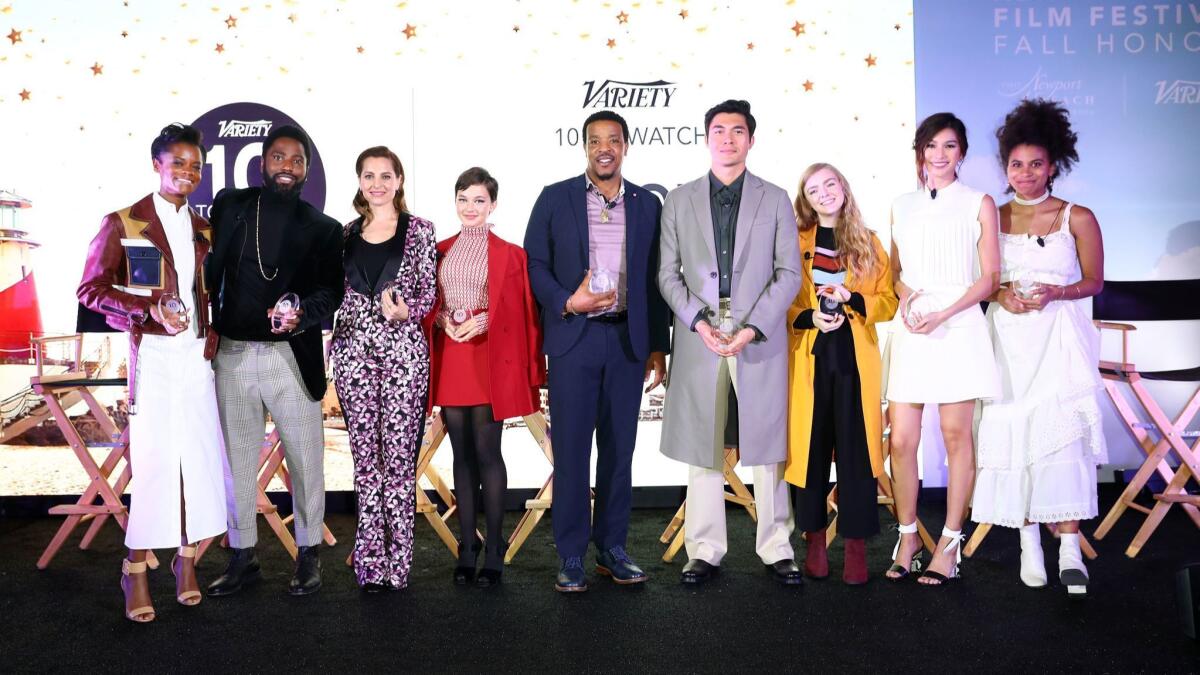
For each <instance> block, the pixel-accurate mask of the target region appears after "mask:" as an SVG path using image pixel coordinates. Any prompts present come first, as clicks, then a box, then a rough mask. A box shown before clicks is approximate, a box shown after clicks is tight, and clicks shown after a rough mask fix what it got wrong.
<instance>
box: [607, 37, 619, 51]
mask: <svg viewBox="0 0 1200 675" xmlns="http://www.w3.org/2000/svg"><path fill="white" fill-rule="evenodd" d="M616 46H617V41H616V40H614V39H612V38H609V39H608V48H609V49H613V48H614V47H616Z"/></svg>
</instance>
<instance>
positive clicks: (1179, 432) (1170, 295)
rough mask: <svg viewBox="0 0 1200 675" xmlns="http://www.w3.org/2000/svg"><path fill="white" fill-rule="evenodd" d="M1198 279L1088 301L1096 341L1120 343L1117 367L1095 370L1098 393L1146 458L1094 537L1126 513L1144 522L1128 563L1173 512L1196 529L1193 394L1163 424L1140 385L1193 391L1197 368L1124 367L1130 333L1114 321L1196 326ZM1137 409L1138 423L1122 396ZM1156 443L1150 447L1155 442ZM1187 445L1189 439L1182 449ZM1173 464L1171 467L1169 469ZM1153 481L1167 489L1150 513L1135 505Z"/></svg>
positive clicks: (1138, 285)
mask: <svg viewBox="0 0 1200 675" xmlns="http://www.w3.org/2000/svg"><path fill="white" fill-rule="evenodd" d="M1198 297H1200V279H1191V280H1181V281H1107V282H1105V284H1104V291H1103V292H1102V293H1101V294H1100V295H1098V296H1096V297H1095V298H1094V299H1093V304H1092V306H1093V311H1092V314H1093V318H1094V319H1096V323H1097V325H1098V326H1099V327H1100V329H1101V331H1102V333H1103V332H1104V331H1116V332H1117V333H1118V334H1119V335H1120V336H1121V359H1120V360H1119V361H1104V360H1102V361H1101V362H1100V374H1101V377H1102V378H1103V379H1104V389H1105V391H1106V392H1108V396H1109V398H1110V399H1111V400H1112V403H1113V406H1114V407H1115V408H1116V410H1117V414H1118V415H1119V416H1120V418H1121V421H1122V422H1123V423H1124V425H1125V428H1126V430H1128V431H1129V434H1130V436H1132V437H1133V440H1134V442H1135V443H1136V444H1137V446H1138V448H1139V449H1140V450H1141V451H1142V452H1143V453H1144V454H1145V455H1146V459H1145V461H1144V462H1142V465H1141V467H1140V468H1139V469H1138V470H1137V473H1135V474H1134V476H1133V479H1132V480H1130V481H1129V484H1128V485H1127V486H1126V487H1125V490H1124V491H1123V492H1122V493H1121V496H1120V498H1119V499H1117V502H1116V503H1115V504H1113V506H1112V508H1111V509H1110V510H1109V512H1108V515H1106V516H1105V517H1104V520H1103V521H1102V522H1101V523H1100V527H1098V528H1097V529H1096V535H1095V536H1096V539H1103V538H1104V537H1105V536H1106V535H1107V534H1108V533H1109V532H1110V531H1111V530H1112V527H1113V525H1115V524H1116V522H1117V520H1118V519H1119V518H1120V517H1121V516H1122V515H1123V514H1124V513H1125V511H1126V510H1127V509H1133V510H1135V511H1140V512H1142V513H1144V514H1146V519H1145V521H1144V522H1143V523H1142V526H1141V527H1140V528H1139V529H1138V532H1137V534H1136V535H1134V538H1133V541H1132V542H1131V543H1130V544H1129V547H1128V548H1127V549H1125V555H1127V556H1129V557H1130V558H1132V557H1135V556H1136V555H1137V554H1138V553H1139V552H1140V551H1141V550H1142V547H1143V546H1145V544H1146V542H1147V541H1148V540H1149V539H1150V536H1151V535H1152V534H1154V530H1155V529H1156V528H1157V527H1158V525H1159V524H1160V523H1161V522H1162V519H1163V518H1164V517H1165V516H1166V514H1167V511H1168V510H1169V509H1170V508H1171V505H1173V504H1179V505H1180V507H1181V508H1182V509H1183V510H1184V512H1185V513H1187V514H1188V517H1189V518H1191V519H1192V522H1193V523H1195V524H1196V527H1197V528H1200V494H1197V493H1196V492H1194V491H1189V482H1191V481H1193V480H1195V479H1196V477H1197V476H1200V433H1197V432H1196V431H1189V429H1188V425H1190V424H1191V423H1192V421H1193V420H1194V419H1195V417H1196V413H1197V412H1198V411H1200V386H1198V387H1197V389H1196V391H1195V393H1193V394H1192V397H1191V399H1190V400H1189V401H1188V402H1187V404H1186V405H1184V407H1183V410H1182V411H1180V413H1179V415H1178V416H1177V417H1176V418H1175V419H1174V420H1172V419H1170V418H1169V417H1168V416H1167V414H1166V413H1165V412H1164V411H1163V409H1162V407H1161V406H1160V405H1159V404H1158V402H1157V401H1155V400H1154V397H1153V395H1151V393H1150V392H1149V390H1148V389H1147V388H1146V385H1145V383H1144V382H1143V380H1160V381H1174V382H1193V383H1200V366H1198V367H1193V368H1183V369H1177V370H1166V371H1145V370H1141V369H1139V368H1138V367H1137V366H1135V365H1134V363H1133V362H1132V361H1131V360H1130V356H1129V340H1130V335H1131V333H1133V332H1134V331H1136V330H1137V327H1136V326H1134V325H1132V324H1128V323H1116V321H1194V320H1197V319H1200V302H1198V301H1197V298H1198ZM1126 391H1128V392H1130V393H1132V394H1133V398H1134V400H1135V401H1136V403H1137V404H1138V405H1139V406H1140V408H1141V411H1142V414H1143V415H1144V417H1145V419H1146V421H1143V418H1142V416H1140V415H1139V414H1138V413H1137V412H1135V408H1134V406H1133V405H1132V404H1131V403H1130V401H1129V399H1128V398H1127V396H1126V393H1125V392H1126ZM1156 439H1157V440H1156ZM1189 439H1195V441H1194V442H1193V443H1192V445H1190V446H1189V445H1188V442H1187V441H1188V440H1189ZM1172 456H1173V459H1174V460H1175V461H1176V465H1175V466H1174V467H1173V466H1172V465H1171V463H1170V461H1168V460H1169V459H1170V458H1172ZM1154 473H1158V474H1159V475H1160V476H1162V478H1163V480H1164V481H1166V483H1167V486H1166V489H1164V490H1163V491H1162V492H1160V493H1158V494H1155V495H1154V501H1155V504H1154V506H1153V507H1152V508H1150V507H1146V506H1143V505H1142V504H1138V503H1137V502H1135V501H1134V499H1135V497H1137V495H1138V493H1139V492H1140V491H1141V490H1142V488H1143V487H1144V486H1145V485H1146V482H1147V481H1148V480H1149V479H1150V477H1151V476H1152V475H1153V474H1154Z"/></svg>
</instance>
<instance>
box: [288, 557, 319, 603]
mask: <svg viewBox="0 0 1200 675" xmlns="http://www.w3.org/2000/svg"><path fill="white" fill-rule="evenodd" d="M319 551H320V549H319V547H318V546H301V547H300V550H299V551H298V552H297V554H296V573H295V574H293V575H292V580H291V581H290V582H288V593H289V594H290V595H309V594H311V593H316V592H317V590H319V589H320V588H321V558H320V556H319V555H318V553H319Z"/></svg>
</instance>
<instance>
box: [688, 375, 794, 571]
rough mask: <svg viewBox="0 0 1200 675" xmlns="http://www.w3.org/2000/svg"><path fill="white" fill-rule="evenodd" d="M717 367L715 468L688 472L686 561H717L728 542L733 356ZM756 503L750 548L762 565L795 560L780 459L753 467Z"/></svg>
mask: <svg viewBox="0 0 1200 675" xmlns="http://www.w3.org/2000/svg"><path fill="white" fill-rule="evenodd" d="M720 361H721V362H720V366H719V368H718V370H717V410H716V422H717V424H716V438H715V439H714V449H715V457H714V460H715V463H714V464H713V466H715V467H717V468H716V469H709V468H706V467H700V466H693V467H690V468H689V470H688V491H687V513H686V519H687V520H686V523H685V525H684V532H683V541H684V546H685V547H686V548H687V554H688V558H689V559H695V558H699V559H700V560H703V561H705V562H707V563H709V564H710V565H720V564H721V559H722V558H724V557H725V552H726V551H727V550H728V543H727V539H726V535H725V473H724V471H723V470H722V469H723V467H724V466H725V463H724V462H725V460H724V454H725V453H724V446H725V420H726V419H727V416H728V412H729V411H728V409H727V408H728V402H729V387H731V386H732V387H733V390H734V393H737V357H736V356H726V357H723V358H721V360H720ZM752 469H753V472H754V503H755V507H756V510H757V512H758V531H757V533H756V535H755V544H754V550H755V551H756V552H757V553H758V556H759V557H760V558H762V561H763V563H765V564H767V565H770V564H771V563H775V562H778V561H780V560H784V559H789V558H794V557H795V553H794V552H793V550H792V543H791V535H792V530H793V529H794V527H795V523H794V521H793V519H792V508H791V501H790V500H789V499H788V487H787V483H786V482H784V480H783V463H782V462H780V463H778V464H767V465H762V466H755V467H752Z"/></svg>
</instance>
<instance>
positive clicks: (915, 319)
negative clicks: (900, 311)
mask: <svg viewBox="0 0 1200 675" xmlns="http://www.w3.org/2000/svg"><path fill="white" fill-rule="evenodd" d="M923 295H925V291H913V292H912V293H909V294H908V300H906V301H905V302H904V323H906V324H908V327H909V328H915V327H916V326H917V324H919V323H921V319H924V318H925V314H924V312H917V311H915V310H914V309H913V302H915V301H916V300H917V299H918V298H920V297H922V296H923Z"/></svg>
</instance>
